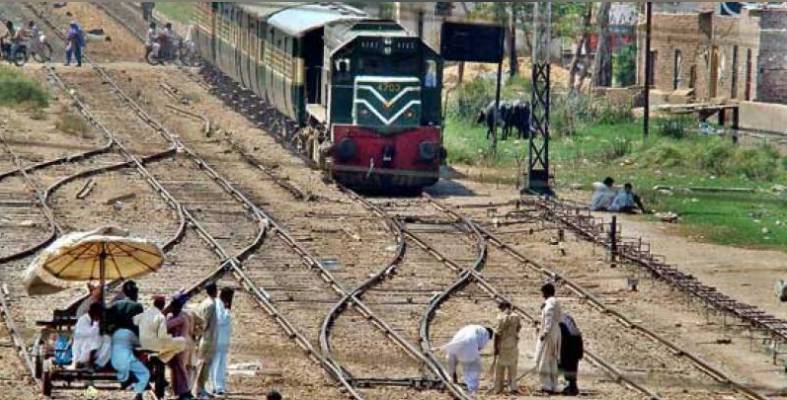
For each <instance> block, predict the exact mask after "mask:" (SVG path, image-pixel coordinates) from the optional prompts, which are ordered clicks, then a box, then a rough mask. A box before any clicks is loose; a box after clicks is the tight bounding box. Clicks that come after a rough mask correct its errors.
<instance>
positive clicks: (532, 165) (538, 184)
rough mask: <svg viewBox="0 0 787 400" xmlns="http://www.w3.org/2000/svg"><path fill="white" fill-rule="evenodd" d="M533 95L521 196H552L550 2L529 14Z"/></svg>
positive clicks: (539, 3) (539, 5)
mask: <svg viewBox="0 0 787 400" xmlns="http://www.w3.org/2000/svg"><path fill="white" fill-rule="evenodd" d="M533 20H534V23H533V30H534V38H533V71H532V79H533V93H532V96H531V101H530V108H531V113H530V121H531V123H530V125H531V133H530V140H529V142H528V143H529V146H528V168H527V187H525V188H523V189H522V192H523V193H527V194H535V195H547V196H554V194H555V193H554V191H552V188H551V186H550V182H549V103H550V83H549V78H550V61H551V60H550V58H551V57H550V54H551V51H550V39H551V34H552V32H551V24H552V2H551V1H539V2H537V3H536V4H535V12H534V13H533Z"/></svg>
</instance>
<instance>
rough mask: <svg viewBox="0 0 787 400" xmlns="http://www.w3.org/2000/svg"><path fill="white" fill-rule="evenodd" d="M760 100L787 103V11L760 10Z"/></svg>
mask: <svg viewBox="0 0 787 400" xmlns="http://www.w3.org/2000/svg"><path fill="white" fill-rule="evenodd" d="M760 26H761V30H760V57H759V61H758V72H759V74H758V76H759V80H758V93H757V99H758V100H760V101H764V102H772V103H784V104H787V10H785V9H769V10H763V11H762V12H761V13H760Z"/></svg>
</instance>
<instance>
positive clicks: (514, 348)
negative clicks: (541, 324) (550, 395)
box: [495, 301, 522, 394]
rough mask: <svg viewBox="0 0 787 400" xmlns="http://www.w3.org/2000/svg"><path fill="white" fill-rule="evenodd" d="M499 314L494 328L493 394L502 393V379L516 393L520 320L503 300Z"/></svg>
mask: <svg viewBox="0 0 787 400" xmlns="http://www.w3.org/2000/svg"><path fill="white" fill-rule="evenodd" d="M499 308H500V311H501V312H502V314H500V315H499V316H498V317H497V328H496V329H495V333H496V334H495V362H496V365H495V394H501V393H503V381H504V380H505V382H506V384H507V385H508V390H509V391H510V392H511V393H517V392H518V388H517V386H518V385H517V383H516V382H515V379H516V373H517V365H518V361H519V330H520V329H522V320H521V318H519V316H518V315H516V314H514V313H513V312H512V311H513V310H512V306H511V303H509V302H507V301H506V302H503V303H501V304H500V306H499Z"/></svg>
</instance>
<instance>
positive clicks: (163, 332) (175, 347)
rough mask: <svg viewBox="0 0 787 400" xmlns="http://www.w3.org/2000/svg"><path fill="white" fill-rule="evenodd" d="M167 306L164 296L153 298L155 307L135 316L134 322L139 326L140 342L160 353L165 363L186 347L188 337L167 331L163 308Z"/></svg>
mask: <svg viewBox="0 0 787 400" xmlns="http://www.w3.org/2000/svg"><path fill="white" fill-rule="evenodd" d="M164 306H166V298H165V297H164V296H156V297H155V298H154V299H153V307H150V308H148V309H147V310H145V312H143V313H142V314H139V315H137V316H136V317H134V323H135V324H136V325H137V326H139V344H140V346H141V347H142V348H143V349H145V350H150V351H153V352H155V353H156V354H157V355H158V358H159V359H160V360H161V361H162V362H163V363H165V364H166V363H168V362H169V361H170V360H171V359H172V358H173V357H175V356H176V355H177V354H178V353H180V352H182V351H183V350H185V349H186V339H184V338H182V337H178V338H176V337H172V335H170V334H169V332H167V318H166V317H165V316H164V313H163V312H162V310H164Z"/></svg>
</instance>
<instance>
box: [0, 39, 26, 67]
mask: <svg viewBox="0 0 787 400" xmlns="http://www.w3.org/2000/svg"><path fill="white" fill-rule="evenodd" d="M0 47H2V54H3V58H4V59H5V60H6V61H8V62H10V63H13V64H15V65H16V66H18V67H21V66H23V65H25V63H27V60H28V53H27V45H25V44H21V45H19V46H17V48H16V51H15V52H14V54H11V49H12V48H13V45H12V44H11V43H0Z"/></svg>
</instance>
